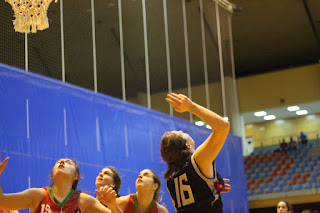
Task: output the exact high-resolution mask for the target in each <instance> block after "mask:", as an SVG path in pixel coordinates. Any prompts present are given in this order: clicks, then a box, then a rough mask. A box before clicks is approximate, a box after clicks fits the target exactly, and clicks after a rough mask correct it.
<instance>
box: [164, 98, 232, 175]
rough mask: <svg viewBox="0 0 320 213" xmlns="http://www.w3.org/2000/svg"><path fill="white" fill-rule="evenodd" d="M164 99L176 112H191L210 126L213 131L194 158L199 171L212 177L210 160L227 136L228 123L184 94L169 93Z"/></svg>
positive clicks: (197, 150) (217, 152) (212, 159)
mask: <svg viewBox="0 0 320 213" xmlns="http://www.w3.org/2000/svg"><path fill="white" fill-rule="evenodd" d="M166 101H167V102H169V103H171V104H172V106H173V108H174V109H175V110H176V111H177V112H180V113H181V112H185V111H188V112H191V113H192V114H194V115H196V116H198V117H199V118H201V119H202V120H203V121H205V122H206V123H207V124H208V125H210V126H211V127H212V131H213V133H211V134H210V136H209V137H208V138H207V139H206V140H205V141H204V142H203V143H202V144H201V145H200V146H199V147H198V148H197V149H196V151H195V153H194V159H195V161H196V163H197V165H198V166H199V168H200V170H201V172H202V173H203V174H204V175H205V176H207V177H208V178H210V177H212V175H213V171H212V162H213V161H214V159H215V158H216V157H217V155H218V154H219V152H220V150H221V148H222V146H223V144H224V142H225V140H226V138H227V135H228V132H229V128H230V123H229V122H228V121H226V120H225V119H223V118H222V117H220V116H219V115H217V114H216V113H214V112H212V111H211V110H209V109H206V108H204V107H202V106H200V105H199V104H196V103H194V102H193V101H191V100H190V99H189V98H188V97H187V96H185V95H181V94H175V93H171V94H168V95H167V98H166Z"/></svg>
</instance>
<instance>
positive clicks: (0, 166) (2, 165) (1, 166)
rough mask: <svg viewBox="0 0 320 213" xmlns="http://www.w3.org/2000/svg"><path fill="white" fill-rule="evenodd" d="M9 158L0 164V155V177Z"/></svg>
mask: <svg viewBox="0 0 320 213" xmlns="http://www.w3.org/2000/svg"><path fill="white" fill-rule="evenodd" d="M8 160H9V157H6V159H4V161H3V162H1V155H0V175H1V174H2V172H3V170H4V168H6V165H7V163H8Z"/></svg>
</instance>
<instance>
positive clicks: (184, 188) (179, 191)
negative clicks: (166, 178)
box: [174, 173, 194, 208]
mask: <svg viewBox="0 0 320 213" xmlns="http://www.w3.org/2000/svg"><path fill="white" fill-rule="evenodd" d="M183 180H184V181H188V178H187V174H186V173H183V174H182V175H180V176H179V177H176V178H174V185H175V190H176V196H177V203H178V208H180V207H181V201H182V206H185V205H189V204H191V203H194V197H193V194H192V190H191V187H190V186H189V185H185V184H183V182H182V181H183ZM186 194H187V195H188V196H187V197H188V198H186V196H185V195H186ZM180 195H181V201H180Z"/></svg>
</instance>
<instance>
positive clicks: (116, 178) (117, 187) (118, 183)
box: [103, 166, 121, 197]
mask: <svg viewBox="0 0 320 213" xmlns="http://www.w3.org/2000/svg"><path fill="white" fill-rule="evenodd" d="M103 169H110V170H111V171H112V172H113V176H112V181H113V183H114V187H113V190H114V191H116V193H117V197H120V195H119V190H120V186H121V178H120V175H119V172H118V170H117V169H116V167H114V166H106V167H104V168H103Z"/></svg>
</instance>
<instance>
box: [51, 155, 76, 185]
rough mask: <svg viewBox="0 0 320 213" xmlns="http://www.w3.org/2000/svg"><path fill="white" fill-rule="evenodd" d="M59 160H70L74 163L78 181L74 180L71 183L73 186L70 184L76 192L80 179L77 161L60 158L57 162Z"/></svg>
mask: <svg viewBox="0 0 320 213" xmlns="http://www.w3.org/2000/svg"><path fill="white" fill-rule="evenodd" d="M61 159H69V160H71V161H72V162H73V163H74V165H75V167H76V172H77V174H78V179H77V180H75V181H74V182H73V184H72V188H73V189H74V190H75V191H76V190H77V187H78V183H79V179H80V169H79V166H78V163H77V161H75V160H73V159H71V158H60V159H59V160H61ZM59 160H57V162H58V161H59ZM50 177H52V169H51V171H50ZM50 185H51V186H52V184H50Z"/></svg>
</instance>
